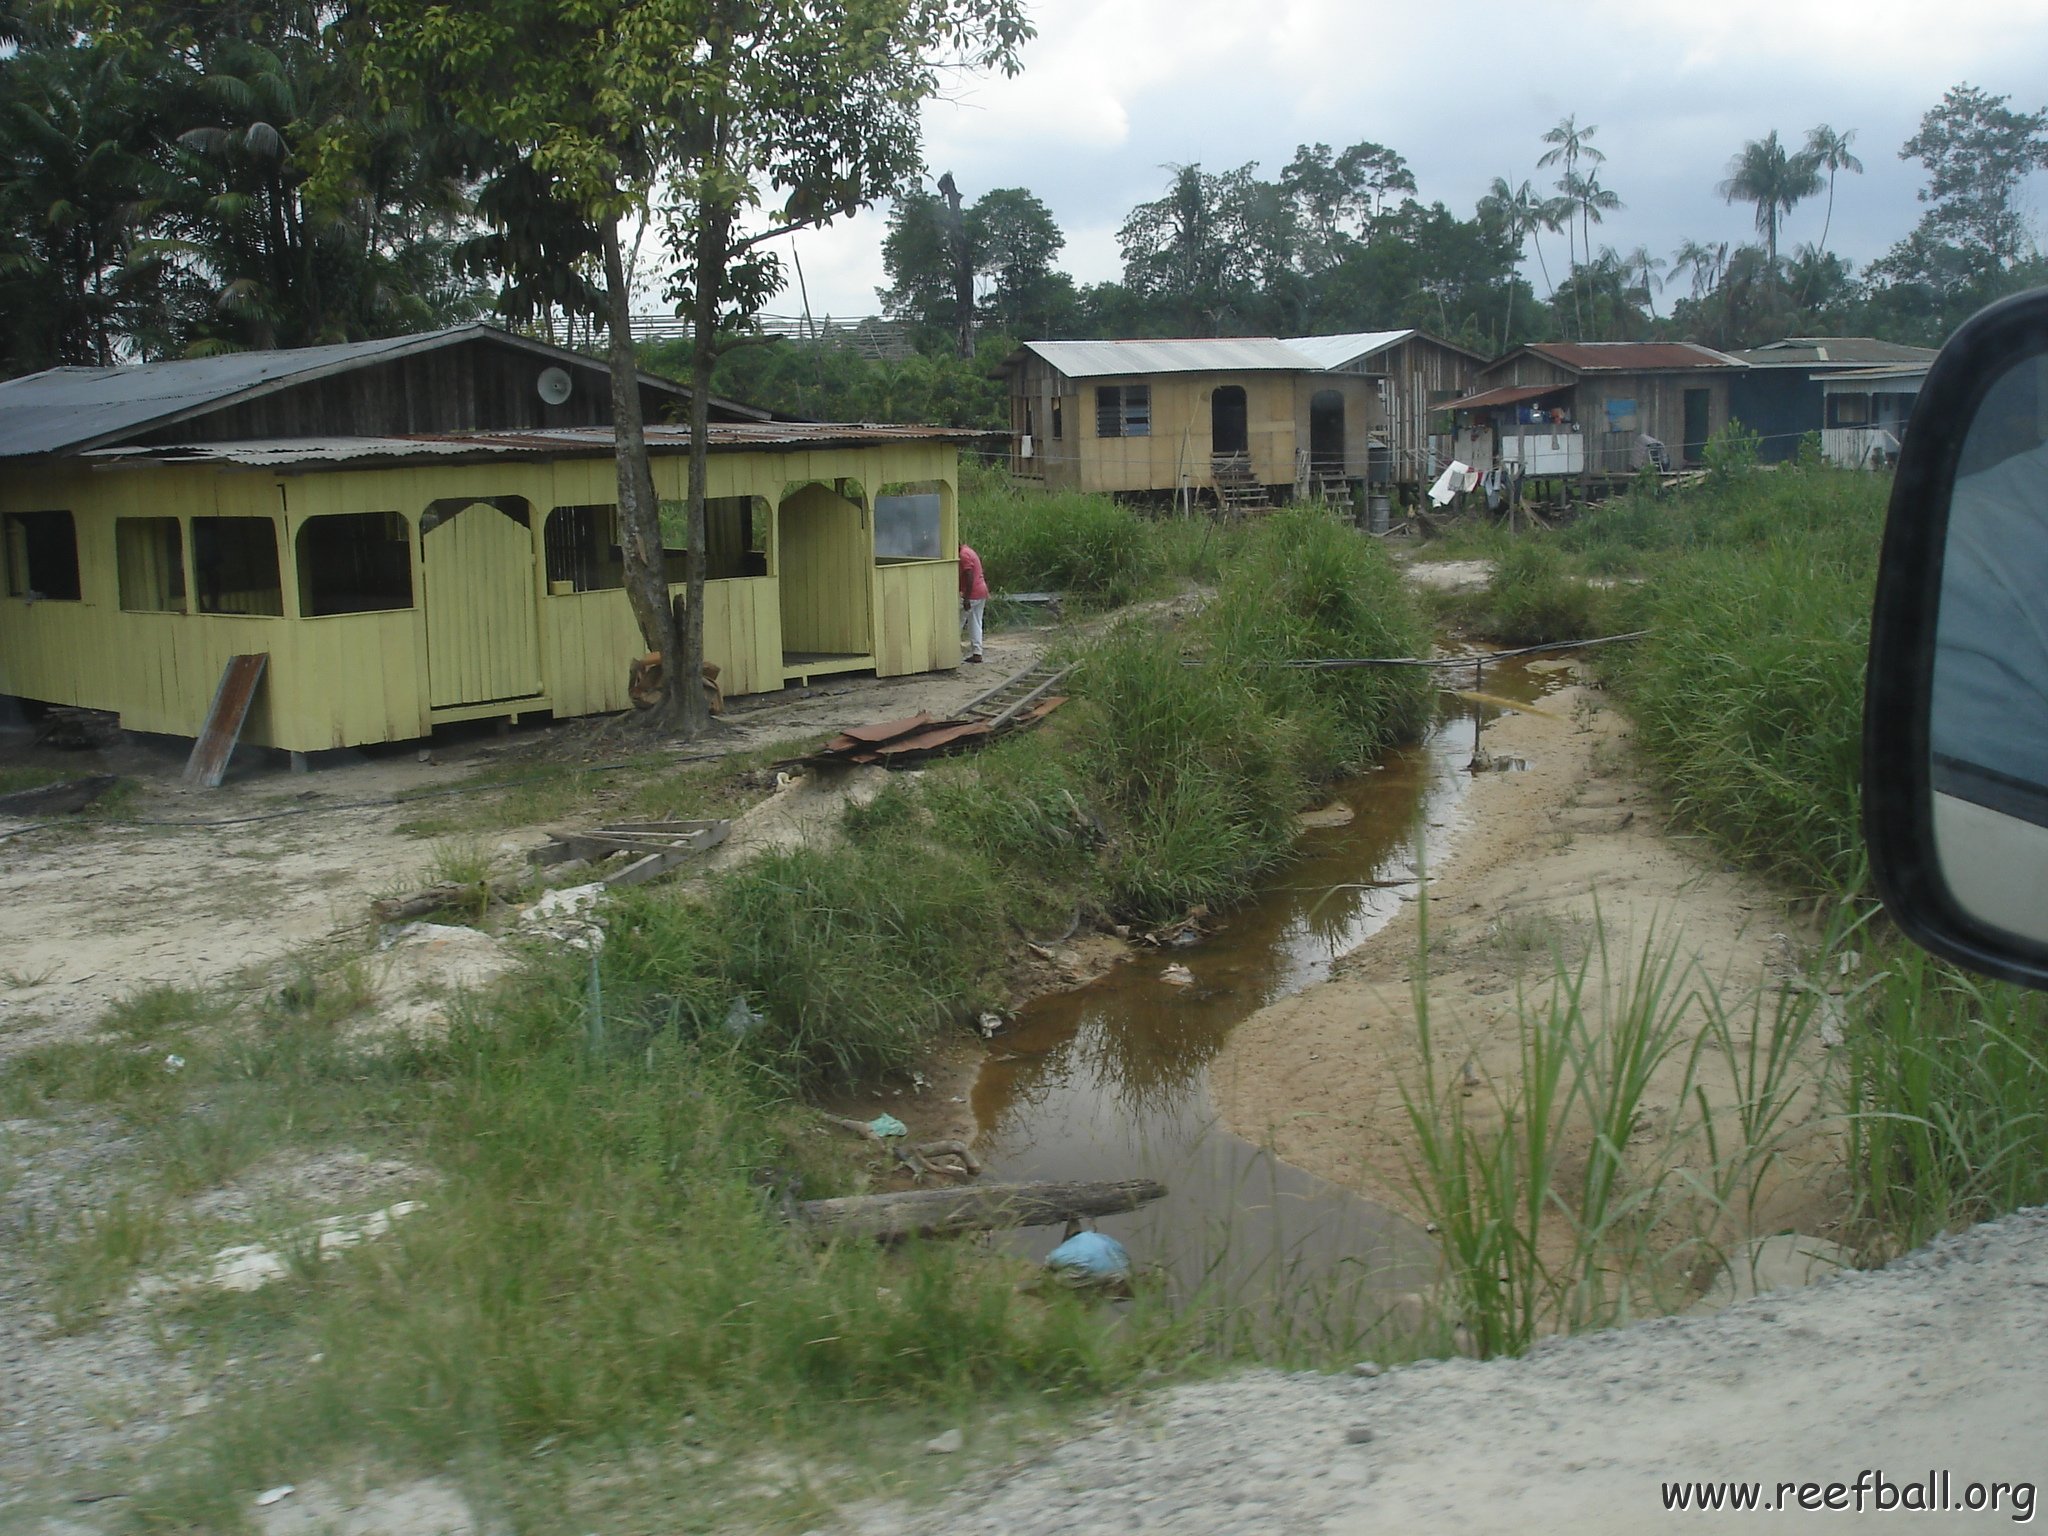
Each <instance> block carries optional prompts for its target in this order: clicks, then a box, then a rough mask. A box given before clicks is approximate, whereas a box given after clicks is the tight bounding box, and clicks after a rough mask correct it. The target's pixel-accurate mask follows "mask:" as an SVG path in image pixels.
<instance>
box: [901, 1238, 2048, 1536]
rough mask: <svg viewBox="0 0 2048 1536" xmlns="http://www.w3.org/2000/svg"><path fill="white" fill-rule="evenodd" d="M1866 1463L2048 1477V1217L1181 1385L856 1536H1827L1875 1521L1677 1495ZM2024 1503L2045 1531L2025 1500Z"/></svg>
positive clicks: (2011, 1520)
mask: <svg viewBox="0 0 2048 1536" xmlns="http://www.w3.org/2000/svg"><path fill="white" fill-rule="evenodd" d="M970 1436H971V1430H970ZM970 1443H971V1438H970ZM1865 1469H1870V1470H1871V1471H1872V1472H1873V1473H1882V1474H1883V1476H1884V1478H1885V1479H1886V1480H1888V1481H1889V1482H1890V1483H1891V1484H1894V1485H1898V1486H1900V1487H1901V1488H1903V1485H1905V1484H1906V1483H1908V1482H1909V1481H1910V1482H1918V1483H1922V1484H1924V1483H1925V1482H1926V1480H1927V1479H1928V1476H1929V1473H1930V1471H1932V1472H1933V1473H1934V1474H1935V1475H1936V1476H1937V1477H1938V1476H1939V1474H1940V1473H1941V1472H1942V1471H1944V1470H1945V1471H1946V1472H1947V1473H1948V1474H1949V1476H1950V1482H1949V1491H1950V1494H1951V1496H1952V1497H1954V1498H1956V1499H1961V1498H1962V1497H1963V1495H1964V1493H1965V1490H1966V1488H1967V1486H1968V1485H1969V1484H1970V1483H1972V1482H1979V1483H1985V1484H1988V1483H1991V1482H2004V1483H2007V1484H2011V1483H2014V1482H2019V1483H2030V1484H2039V1483H2042V1482H2048V1207H2043V1208H2037V1209H2034V1210H2029V1211H2024V1212H2021V1213H2019V1214H2017V1215H2014V1216H2010V1217H2007V1218H2005V1219H2004V1220H2002V1221H1998V1222H1995V1223H1991V1224H1989V1225H1986V1226H1982V1227H1977V1228H1974V1229H1972V1230H1971V1231H1968V1232H1965V1233H1962V1234H1960V1235H1958V1236H1955V1237H1951V1238H1945V1239H1942V1240H1941V1241H1939V1242H1937V1243H1935V1244H1933V1245H1932V1246H1931V1247H1929V1248H1926V1249H1922V1250H1921V1251H1919V1252H1917V1253H1915V1254H1912V1255H1910V1256H1908V1257H1906V1258H1904V1259H1901V1260H1900V1261H1899V1262H1898V1263H1896V1264H1893V1265H1892V1266H1891V1267H1889V1268H1888V1269H1884V1270H1880V1271H1874V1272H1867V1273H1850V1274H1844V1275H1841V1276H1838V1277H1836V1278H1833V1279H1830V1280H1826V1281H1823V1282H1821V1283H1820V1284H1817V1285H1814V1286H1812V1287H1810V1288H1807V1289H1804V1290H1800V1291H1780V1292H1776V1293H1773V1294H1769V1295H1765V1296H1761V1297H1758V1298H1756V1299H1755V1300H1752V1301H1749V1302H1745V1303H1743V1304H1741V1305H1739V1306H1735V1307H1732V1308H1730V1309H1728V1310H1727V1311H1725V1312H1719V1313H1713V1314H1696V1315H1693V1316H1689V1317H1683V1318H1667V1319H1662V1320H1659V1321H1655V1322H1650V1323H1645V1324H1642V1325H1640V1326H1637V1327H1634V1328H1629V1329H1623V1330H1617V1331H1613V1332H1608V1333H1599V1334H1588V1335H1584V1336H1581V1337H1579V1338H1576V1339H1569V1340H1561V1341H1555V1342H1552V1343H1551V1344H1549V1345H1548V1346H1547V1347H1545V1348H1542V1349H1540V1350H1539V1351H1537V1353H1535V1354H1534V1355H1532V1356H1530V1357H1529V1358H1526V1359H1521V1360H1493V1361H1486V1362H1479V1361H1471V1360H1452V1361H1437V1362H1428V1363H1424V1364H1420V1365H1412V1366H1405V1367H1402V1368H1400V1369H1398V1370H1391V1371H1388V1372H1386V1373H1385V1374H1383V1375H1380V1376H1378V1377H1376V1378H1363V1377H1359V1376H1356V1375H1346V1376H1340V1377H1327V1376H1311V1375H1282V1374H1279V1373H1276V1372H1256V1373H1253V1374H1250V1375H1246V1376H1241V1377H1237V1378H1234V1379H1231V1380H1228V1381H1223V1382H1217V1383H1212V1384H1206V1385H1201V1386H1192V1387H1184V1388H1180V1389H1177V1390H1174V1391H1172V1392H1168V1393H1163V1394H1160V1395H1158V1396H1156V1397H1154V1398H1151V1399H1148V1400H1145V1401H1143V1402H1141V1403H1140V1404H1138V1405H1136V1406H1135V1407H1134V1408H1132V1409H1131V1410H1130V1411H1129V1412H1128V1413H1127V1414H1126V1415H1125V1416H1124V1418H1123V1419H1122V1421H1121V1422H1119V1423H1117V1424H1116V1425H1114V1426H1112V1427H1110V1428H1107V1429H1104V1430H1101V1431H1100V1432H1098V1433H1096V1434H1093V1435H1091V1436H1089V1437H1087V1438H1085V1439H1081V1440H1077V1441H1072V1442H1069V1443H1068V1444H1066V1445H1064V1446H1062V1447H1060V1448H1059V1449H1057V1450H1055V1451H1053V1452H1051V1453H1050V1454H1048V1455H1047V1456H1046V1457H1045V1458H1044V1459H1043V1460H1041V1461H1038V1462H1037V1463H1035V1464H1033V1465H1030V1466H1027V1467H1023V1468H1021V1469H1012V1470H1010V1471H1009V1472H1007V1473H1005V1474H1004V1475H1002V1476H1001V1477H1000V1479H998V1480H996V1481H994V1482H993V1483H991V1482H988V1481H984V1482H982V1483H981V1484H979V1485H978V1486H975V1487H971V1488H968V1489H963V1490H962V1491H961V1492H959V1493H957V1494H955V1495H954V1496H952V1497H951V1498H950V1499H949V1500H948V1501H947V1502H946V1503H945V1504H943V1505H942V1506H940V1507H938V1508H936V1509H932V1510H925V1511H920V1512H918V1513H917V1514H916V1515H914V1516H906V1514H905V1512H904V1511H902V1510H901V1509H877V1510H871V1511H869V1512H868V1514H867V1518H866V1519H865V1521H864V1522H863V1526H862V1529H863V1530H864V1531H867V1532H872V1533H874V1536H881V1533H883V1532H890V1533H892V1536H940V1533H943V1536H980V1533H991V1536H993V1533H1002V1536H1039V1533H1045V1536H1054V1533H1057V1536H1092V1533H1097V1532H1100V1533H1105V1536H1107V1533H1110V1532H1115V1533H1119V1536H1121V1533H1125V1532H1132V1531H1163V1532H1174V1533H1187V1536H1239V1533H1242V1536H1255V1533H1256V1536H1266V1533H1273V1532H1288V1533H1298V1532H1310V1531H1330V1532H1350V1531H1361V1532H1363V1531H1375V1532H1378V1531H1385V1532H1409V1531H1453V1530H1474V1531H1496V1530H1514V1531H1516V1532H1528V1533H1538V1532H1559V1533H1564V1532H1570V1533H1573V1536H1587V1533H1603V1536H1604V1533H1609V1532H1612V1533H1623V1532H1626V1533H1631V1536H1633V1533H1637V1532H1641V1531H1646V1530H1651V1529H1656V1528H1659V1527H1661V1526H1662V1525H1664V1524H1665V1523H1666V1522H1667V1521H1673V1522H1679V1523H1682V1524H1683V1525H1684V1526H1685V1527H1686V1528H1696V1529H1704V1530H1718V1529H1730V1530H1732V1529H1737V1528H1754V1527H1755V1526H1756V1525H1757V1524H1758V1523H1759V1520H1760V1519H1761V1520H1762V1522H1763V1523H1764V1524H1765V1525H1766V1526H1768V1525H1770V1524H1772V1523H1776V1522H1778V1521H1782V1522H1784V1523H1786V1524H1788V1525H1790V1526H1791V1527H1792V1528H1793V1529H1796V1530H1800V1531H1808V1530H1811V1531H1815V1532H1827V1531H1835V1530H1849V1529H1852V1528H1857V1529H1860V1528H1862V1527H1863V1526H1865V1525H1867V1524H1869V1523H1870V1522H1871V1521H1872V1518H1873V1517H1872V1515H1871V1514H1870V1513H1868V1512H1866V1513H1865V1514H1864V1515H1863V1516H1862V1517H1861V1518H1860V1519H1859V1517H1858V1516H1857V1515H1856V1514H1855V1513H1854V1512H1853V1509H1851V1510H1850V1511H1847V1512H1843V1513H1828V1512H1826V1511H1824V1510H1819V1511H1815V1512H1811V1513H1808V1512H1803V1511H1800V1510H1797V1509H1793V1510H1789V1511H1785V1512H1781V1513H1780V1514H1778V1515H1777V1516H1775V1517H1773V1516H1768V1515H1766V1516H1761V1517H1759V1516H1757V1515H1739V1514H1727V1513H1723V1514H1710V1515H1701V1514H1698V1513H1692V1514H1688V1515H1684V1516H1679V1515H1676V1514H1666V1513H1665V1510H1664V1504H1663V1500H1662V1497H1661V1493H1660V1488H1661V1485H1662V1484H1663V1483H1664V1482H1665V1481H1667V1480H1677V1479H1684V1480H1687V1481H1690V1480H1694V1479H1707V1480H1716V1479H1730V1478H1740V1479H1745V1480H1757V1481H1764V1482H1767V1483H1775V1482H1777V1481H1778V1480H1781V1479H1782V1480H1784V1481H1788V1482H1795V1483H1799V1482H1816V1483H1819V1484H1821V1485H1823V1487H1822V1488H1821V1489H1820V1490H1819V1494H1820V1496H1821V1497H1825V1486H1824V1485H1826V1484H1827V1483H1830V1482H1837V1481H1838V1482H1841V1483H1844V1484H1853V1482H1854V1481H1855V1479H1856V1477H1857V1474H1858V1473H1859V1472H1861V1471H1863V1470H1865ZM1771 1492H1772V1490H1771V1489H1769V1488H1767V1489H1765V1497H1766V1498H1768V1497H1770V1496H1771ZM1852 1496H1853V1495H1849V1494H1845V1495H1844V1497H1845V1498H1846V1497H1852ZM1865 1497H1866V1499H1867V1500H1868V1499H1871V1498H1873V1497H1874V1495H1873V1494H1870V1493H1866V1495H1865ZM1898 1497H1899V1498H1900V1499H1901V1500H1904V1499H1905V1498H1907V1497H1908V1496H1907V1495H1906V1494H1904V1493H1903V1492H1901V1493H1900V1494H1899V1495H1898ZM2022 1497H2023V1498H2024V1501H2025V1504H2026V1509H2027V1513H2028V1514H2029V1515H2031V1514H2032V1512H2033V1501H2032V1498H2031V1490H2028V1491H2027V1492H2026V1494H2025V1495H2023V1496H2022ZM1868 1508H1869V1505H1868V1504H1866V1511H1867V1510H1868ZM1879 1523H1880V1524H1881V1525H1883V1526H1886V1527H1890V1526H1893V1525H1898V1526H1902V1527H1903V1528H1904V1529H1908V1530H1911V1529H1922V1528H1932V1529H1943V1530H1945V1529H1951V1528H1955V1527H1958V1526H1960V1527H1962V1528H1965V1529H1991V1528H1994V1527H2007V1528H2009V1527H2010V1526H2012V1525H2013V1524H2015V1523H2016V1521H2015V1507H2014V1502H2013V1496H2012V1495H2007V1496H2006V1499H2005V1507H2004V1510H2003V1511H2002V1512H2001V1513H1998V1514H1995V1515H1994V1514H1990V1513H1979V1514H1975V1515H1970V1514H1946V1515H1944V1514H1932V1515H1928V1514H1922V1515H1919V1516H1917V1518H1916V1517H1915V1516H1912V1515H1905V1516H1903V1517H1902V1518H1901V1519H1899V1520H1894V1521H1887V1522H1879ZM2017 1523H2020V1524H2031V1523H2032V1521H2031V1519H2024V1520H2020V1521H2018V1522H2017Z"/></svg>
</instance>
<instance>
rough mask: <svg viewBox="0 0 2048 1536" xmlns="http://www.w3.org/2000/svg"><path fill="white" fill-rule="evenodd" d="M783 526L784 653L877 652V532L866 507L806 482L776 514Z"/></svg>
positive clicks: (780, 570)
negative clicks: (874, 588)
mask: <svg viewBox="0 0 2048 1536" xmlns="http://www.w3.org/2000/svg"><path fill="white" fill-rule="evenodd" d="M776 522H777V523H778V525H779V528H778V533H779V536H780V540H781V555H782V564H781V566H780V567H779V568H778V574H779V575H780V577H781V579H782V599H783V602H782V648H783V650H784V651H786V652H795V651H803V652H811V653H818V654H824V655H844V656H866V655H871V654H872V648H873V645H874V629H873V619H872V611H873V607H874V594H873V592H872V590H871V578H870V576H869V569H870V567H871V566H872V565H873V563H874V530H873V526H872V520H871V519H870V518H869V517H868V515H867V511H866V509H865V508H864V507H861V506H856V505H855V504H854V503H853V502H851V501H848V500H847V499H845V498H844V497H842V496H840V495H838V494H837V493H836V492H835V491H833V490H832V489H830V488H829V487H827V486H823V485H806V486H803V487H802V488H800V489H798V490H796V491H793V492H792V493H791V494H790V495H789V497H788V498H787V499H786V500H784V501H783V502H782V504H781V506H779V507H778V508H777V509H776Z"/></svg>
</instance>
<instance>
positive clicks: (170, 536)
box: [114, 517, 186, 613]
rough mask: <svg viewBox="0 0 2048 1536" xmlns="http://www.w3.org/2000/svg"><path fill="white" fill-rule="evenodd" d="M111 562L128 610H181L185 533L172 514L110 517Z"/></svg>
mask: <svg viewBox="0 0 2048 1536" xmlns="http://www.w3.org/2000/svg"><path fill="white" fill-rule="evenodd" d="M114 566H115V574H116V577H117V580H118V582H119V585H120V588H121V607H122V608H123V609H124V610H126V611H127V612H129V613H183V612H185V611H186V605H185V533H184V530H183V529H182V528H180V527H179V526H178V520H177V519H176V518H175V517H117V518H115V519H114Z"/></svg>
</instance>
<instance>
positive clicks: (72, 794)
mask: <svg viewBox="0 0 2048 1536" xmlns="http://www.w3.org/2000/svg"><path fill="white" fill-rule="evenodd" d="M115 782H116V776H115V775H113V774H111V773H95V774H92V775H90V776H89V777H86V778H82V779H65V780H63V781H62V782H60V783H56V784H38V785H37V786H36V787H35V788H34V789H17V790H15V791H14V793H12V794H10V795H0V816H61V815H64V814H66V813H67V812H70V811H82V810H84V809H85V808H86V807H87V806H88V805H90V804H92V802H93V801H95V800H97V799H99V797H100V796H101V795H104V794H105V793H106V792H107V791H108V790H110V789H112V788H113V787H114V784H115Z"/></svg>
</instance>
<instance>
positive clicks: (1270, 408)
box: [1012, 366, 1381, 491]
mask: <svg viewBox="0 0 2048 1536" xmlns="http://www.w3.org/2000/svg"><path fill="white" fill-rule="evenodd" d="M1125 384H1149V385H1150V386H1151V390H1152V430H1151V432H1150V434H1149V435H1148V436H1145V437H1097V436H1096V435H1095V390H1096V387H1097V386H1098V385H1103V386H1108V385H1119V386H1120V385H1125ZM1231 385H1235V386H1237V387H1238V388H1241V389H1243V390H1244V396H1245V445H1246V448H1247V450H1248V452H1249V453H1250V455H1251V463H1252V473H1253V475H1254V476H1255V477H1256V478H1257V479H1258V481H1259V483H1260V484H1262V485H1292V484H1293V483H1294V477H1295V476H1294V472H1295V455H1296V453H1297V452H1303V453H1305V452H1307V451H1308V446H1309V415H1308V402H1309V399H1310V397H1312V396H1313V395H1314V394H1315V393H1316V392H1317V391H1318V390H1323V389H1334V390H1336V391H1338V392H1339V393H1340V394H1341V395H1343V397H1344V431H1345V458H1346V467H1347V469H1348V470H1349V471H1350V472H1351V473H1353V474H1357V475H1363V474H1364V473H1365V470H1366V444H1367V441H1368V438H1369V436H1370V434H1371V432H1372V430H1373V429H1374V428H1375V427H1377V426H1378V425H1379V424H1380V414H1381V413H1380V403H1379V391H1378V386H1377V384H1376V382H1375V381H1373V380H1371V379H1367V378H1363V377H1361V376H1358V375H1354V374H1334V373H1316V372H1302V373H1292V372H1253V373H1191V374H1173V373H1167V374H1151V375H1143V374H1133V375H1131V376H1129V377H1127V378H1115V379H1109V378H1102V379H1096V378H1090V379H1065V378H1061V377H1060V376H1058V375H1056V374H1052V373H1051V372H1050V370H1044V371H1042V372H1041V371H1040V370H1039V369H1034V368H1032V367H1029V366H1027V367H1026V368H1025V370H1024V372H1023V373H1022V374H1021V375H1020V377H1019V378H1018V379H1017V380H1013V384H1012V389H1013V395H1012V409H1013V413H1014V414H1015V416H1016V421H1021V420H1022V414H1021V412H1022V401H1023V399H1024V398H1025V394H1024V392H1025V391H1031V392H1032V393H1031V394H1030V396H1029V398H1030V399H1031V400H1032V419H1033V424H1034V425H1035V426H1036V427H1037V429H1038V436H1037V437H1036V438H1035V439H1034V442H1033V459H1032V460H1031V461H1029V462H1026V461H1022V460H1015V461H1013V466H1012V467H1013V468H1016V469H1018V470H1020V472H1022V473H1025V474H1027V475H1030V476H1032V477H1034V478H1039V479H1042V480H1043V481H1044V482H1045V485H1046V487H1047V488H1048V489H1051V490H1083V491H1172V490H1175V489H1177V488H1179V487H1180V486H1181V485H1183V484H1186V485H1191V486H1195V487H1197V488H1206V487H1208V486H1211V485H1213V484H1214V476H1213V474H1212V473H1211V470H1210V461H1211V459H1212V458H1213V456H1214V452H1215V444H1214V434H1213V431H1212V428H1213V425H1214V414H1213V396H1214V394H1215V391H1216V390H1217V389H1219V388H1223V387H1226V386H1231ZM1055 398H1057V399H1058V400H1059V401H1060V402H1061V409H1060V427H1061V434H1060V437H1059V438H1058V439H1053V438H1051V437H1050V436H1049V435H1048V434H1049V432H1050V425H1049V423H1050V420H1051V402H1052V400H1053V399H1055ZM1012 425H1013V426H1015V425H1016V422H1013V423H1012ZM1019 430H1021V428H1019Z"/></svg>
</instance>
